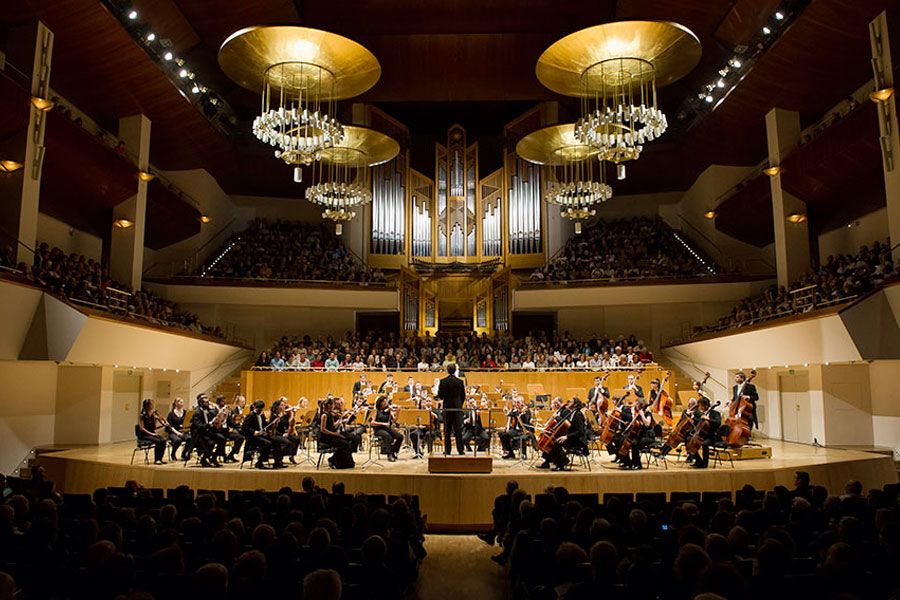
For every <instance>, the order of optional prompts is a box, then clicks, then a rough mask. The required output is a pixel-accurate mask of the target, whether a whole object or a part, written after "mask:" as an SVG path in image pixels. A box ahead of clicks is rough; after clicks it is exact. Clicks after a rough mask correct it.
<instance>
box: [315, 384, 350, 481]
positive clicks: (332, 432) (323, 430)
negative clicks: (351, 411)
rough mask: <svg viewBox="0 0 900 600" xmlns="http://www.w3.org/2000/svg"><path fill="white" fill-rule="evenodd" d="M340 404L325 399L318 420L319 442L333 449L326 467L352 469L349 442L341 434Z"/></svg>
mask: <svg viewBox="0 0 900 600" xmlns="http://www.w3.org/2000/svg"><path fill="white" fill-rule="evenodd" d="M342 403H343V401H341V403H336V401H335V400H334V399H331V398H328V399H326V400H325V402H324V403H323V404H322V416H321V417H320V419H319V441H320V442H323V443H325V444H328V445H329V446H331V448H333V449H334V452H333V453H332V455H331V456H329V457H328V466H329V467H331V468H332V469H352V468H353V467H354V466H355V464H354V462H353V452H352V451H351V441H350V440H349V439H348V438H347V437H346V436H345V435H344V434H343V433H342V432H341V405H342Z"/></svg>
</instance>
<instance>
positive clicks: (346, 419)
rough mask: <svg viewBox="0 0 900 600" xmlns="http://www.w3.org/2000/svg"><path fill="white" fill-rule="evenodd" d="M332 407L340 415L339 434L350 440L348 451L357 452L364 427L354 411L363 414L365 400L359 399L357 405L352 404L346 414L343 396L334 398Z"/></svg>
mask: <svg viewBox="0 0 900 600" xmlns="http://www.w3.org/2000/svg"><path fill="white" fill-rule="evenodd" d="M334 407H335V410H336V412H337V413H338V414H340V415H341V417H340V425H341V435H343V436H344V437H345V438H346V439H347V440H348V441H349V442H350V452H351V453H352V452H358V451H359V447H360V444H362V436H363V433H365V431H366V428H365V427H364V426H363V425H362V424H361V423H360V421H359V419H357V418H356V413H357V412H359V413H362V414H363V415H365V413H366V412H367V410H368V409H367V408H366V405H365V401H361V402H360V403H359V404H358V405H356V406H354V407H353V408H352V409H351V410H350V411H349V413H348V414H346V415H344V399H343V398H335V399H334Z"/></svg>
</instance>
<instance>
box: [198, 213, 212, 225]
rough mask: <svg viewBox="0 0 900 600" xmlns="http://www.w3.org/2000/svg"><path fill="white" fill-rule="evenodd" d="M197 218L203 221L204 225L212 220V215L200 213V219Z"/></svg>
mask: <svg viewBox="0 0 900 600" xmlns="http://www.w3.org/2000/svg"><path fill="white" fill-rule="evenodd" d="M199 220H200V222H201V223H203V224H204V225H206V224H207V223H210V222H212V217H210V216H209V215H200V219H199Z"/></svg>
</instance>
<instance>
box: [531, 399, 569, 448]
mask: <svg viewBox="0 0 900 600" xmlns="http://www.w3.org/2000/svg"><path fill="white" fill-rule="evenodd" d="M571 416H572V411H571V410H568V409H567V412H566V413H565V416H562V415H560V418H559V419H557V418H556V417H555V416H554V417H551V418H550V420H549V421H547V423H546V424H545V425H544V430H543V431H541V437H539V438H538V441H537V444H536V445H537V449H538V450H540V451H541V452H544V453H545V454H549V453H550V452H551V451H552V450H553V446H554V445H555V444H556V440H557V438H560V437H562V436H564V435H566V433H567V432H568V431H569V427H571V426H572V422H571V421H570V420H569V417H571Z"/></svg>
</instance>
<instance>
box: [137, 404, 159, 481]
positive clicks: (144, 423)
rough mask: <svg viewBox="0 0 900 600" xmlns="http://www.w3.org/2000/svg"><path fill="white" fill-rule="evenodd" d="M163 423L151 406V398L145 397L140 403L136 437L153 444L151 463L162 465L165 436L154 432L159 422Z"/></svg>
mask: <svg viewBox="0 0 900 600" xmlns="http://www.w3.org/2000/svg"><path fill="white" fill-rule="evenodd" d="M160 422H162V423H164V424H165V421H163V420H162V419H161V418H160V417H159V415H158V414H157V412H156V410H155V409H154V408H153V400H151V399H150V398H146V399H145V400H144V402H143V403H142V404H141V414H140V415H139V416H138V435H137V437H138V439H139V440H140V441H142V442H151V443H152V444H153V464H155V465H164V464H166V461H164V460H163V457H165V455H166V438H164V437H163V436H161V435H159V434H158V433H156V428H157V427H158V425H159V423H160Z"/></svg>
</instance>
